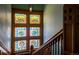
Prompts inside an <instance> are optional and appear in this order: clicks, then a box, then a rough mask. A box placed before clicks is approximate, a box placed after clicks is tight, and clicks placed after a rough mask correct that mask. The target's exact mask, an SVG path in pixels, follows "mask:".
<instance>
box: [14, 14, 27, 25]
mask: <svg viewBox="0 0 79 59" xmlns="http://www.w3.org/2000/svg"><path fill="white" fill-rule="evenodd" d="M15 23H18V24H19V23H22V24H23V23H24V24H25V23H26V14H19V13H16V14H15Z"/></svg>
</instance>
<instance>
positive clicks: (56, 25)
mask: <svg viewBox="0 0 79 59" xmlns="http://www.w3.org/2000/svg"><path fill="white" fill-rule="evenodd" d="M62 28H63V5H62V4H49V5H45V9H44V43H45V42H46V41H47V40H48V39H50V38H51V37H52V36H54V35H55V34H56V33H57V32H59V31H60V30H61V29H62Z"/></svg>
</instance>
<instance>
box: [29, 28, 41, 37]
mask: <svg viewBox="0 0 79 59" xmlns="http://www.w3.org/2000/svg"><path fill="white" fill-rule="evenodd" d="M39 35H40V28H39V27H31V28H30V36H39Z"/></svg>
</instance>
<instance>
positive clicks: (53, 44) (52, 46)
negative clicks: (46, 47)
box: [52, 42, 54, 55]
mask: <svg viewBox="0 0 79 59" xmlns="http://www.w3.org/2000/svg"><path fill="white" fill-rule="evenodd" d="M52 55H54V42H52Z"/></svg>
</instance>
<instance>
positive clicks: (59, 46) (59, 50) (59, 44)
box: [59, 36, 61, 54]
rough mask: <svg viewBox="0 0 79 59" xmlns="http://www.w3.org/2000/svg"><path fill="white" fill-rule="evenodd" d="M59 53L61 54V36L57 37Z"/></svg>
mask: <svg viewBox="0 0 79 59" xmlns="http://www.w3.org/2000/svg"><path fill="white" fill-rule="evenodd" d="M59 54H61V36H60V37H59Z"/></svg>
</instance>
